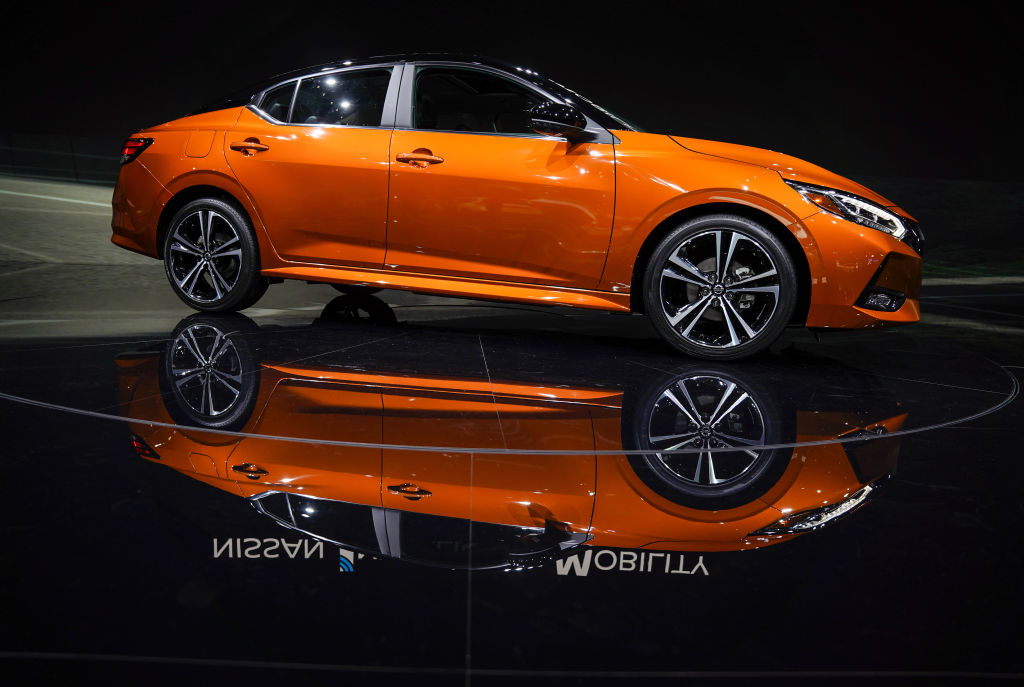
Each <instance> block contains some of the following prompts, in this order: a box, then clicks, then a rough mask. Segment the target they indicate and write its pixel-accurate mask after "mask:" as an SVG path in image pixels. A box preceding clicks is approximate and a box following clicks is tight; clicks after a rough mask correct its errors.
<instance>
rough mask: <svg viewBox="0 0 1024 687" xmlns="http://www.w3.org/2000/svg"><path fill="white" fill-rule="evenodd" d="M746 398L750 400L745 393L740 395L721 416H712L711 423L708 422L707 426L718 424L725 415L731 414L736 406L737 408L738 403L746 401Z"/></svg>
mask: <svg viewBox="0 0 1024 687" xmlns="http://www.w3.org/2000/svg"><path fill="white" fill-rule="evenodd" d="M748 398H750V396H748V395H747V392H746V391H744V392H743V393H742V394H740V396H739V398H737V399H736V401H735V402H734V403H733V404H732V405H731V406H729V409H728V410H726V411H725V412H723V413H722V414H721V415H715V416H712V418H711V422H709V423H708V424H711V425H713V424H715V423H717V422H720V421H721V419H722V418H723V417H725V416H726V415H728V414H729V413H731V412H732V411H733V410H734V409H735V408H736V406H738V405H739V404H740V403H743V401H745V400H747V399H748ZM719 407H721V406H719Z"/></svg>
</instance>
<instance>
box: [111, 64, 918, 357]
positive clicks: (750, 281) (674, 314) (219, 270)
mask: <svg viewBox="0 0 1024 687" xmlns="http://www.w3.org/2000/svg"><path fill="white" fill-rule="evenodd" d="M121 163H122V166H121V173H120V175H119V178H118V182H117V187H116V188H115V191H114V197H113V213H114V214H113V221H112V227H113V239H112V240H113V242H114V243H115V244H117V245H120V246H123V247H125V248H127V249H129V250H134V251H137V252H139V253H143V254H145V255H149V256H152V257H155V258H159V259H162V260H163V262H164V265H165V267H166V271H167V277H168V279H169V281H170V283H171V287H172V288H173V289H174V291H175V292H176V293H177V294H178V296H180V297H181V299H182V300H184V301H185V302H186V303H187V304H189V305H190V306H192V307H193V308H196V309H198V310H205V311H230V310H240V309H243V308H246V307H249V306H250V305H252V304H254V303H255V302H256V301H257V300H258V299H259V298H260V296H261V295H262V294H263V293H264V291H265V290H266V288H267V286H268V284H270V283H273V282H275V281H280V280H282V279H302V280H306V281H312V282H327V283H332V284H334V285H336V286H337V287H338V288H339V289H340V290H345V289H349V290H352V289H366V288H371V289H374V288H393V289H408V290H412V291H418V292H424V293H432V294H447V295H456V296H466V297H475V298H484V299H498V300H508V301H521V302H530V303H541V304H562V305H572V306H579V307H586V308H597V309H604V310H615V311H633V312H640V313H646V314H647V315H648V316H649V317H650V318H651V320H652V322H653V324H654V326H655V328H656V329H657V330H658V332H659V333H660V334H661V336H663V337H664V338H665V340H666V341H667V342H668V343H670V344H671V345H673V346H674V347H675V348H677V349H678V350H680V351H682V352H684V353H687V354H689V355H693V356H696V357H700V358H709V359H734V358H740V357H745V356H748V355H751V354H753V353H755V352H757V351H760V350H762V349H764V348H765V347H767V346H769V345H770V344H771V343H772V342H773V341H775V340H776V339H777V338H778V336H779V335H780V334H781V333H782V330H783V329H784V328H785V327H786V326H787V325H804V326H807V327H812V328H862V327H875V326H881V325H888V324H898V323H908V322H916V321H917V320H918V319H919V317H920V309H919V304H918V294H919V290H920V283H921V250H922V245H923V241H924V239H923V235H922V233H921V231H920V229H919V227H918V225H917V223H916V222H915V221H914V220H913V219H912V218H911V217H910V215H908V214H907V213H906V212H905V211H903V210H902V209H900V208H898V207H896V206H895V205H894V204H893V203H892V202H891V201H889V200H887V199H885V198H883V197H882V196H880V195H878V194H877V193H874V192H873V191H871V190H869V189H867V188H864V187H863V186H861V185H859V184H857V183H855V182H853V181H851V180H849V179H846V178H844V177H841V176H838V175H836V174H833V173H831V172H828V171H826V170H824V169H822V168H820V167H817V166H815V165H812V164H810V163H807V162H804V161H802V160H798V159H796V158H793V157H789V156H787V155H783V154H780V153H775V152H771V151H768V150H761V149H758V148H749V147H745V146H739V145H731V144H725V143H715V142H712V141H701V140H694V139H689V138H682V137H678V136H666V135H662V134H651V133H645V132H643V131H641V130H640V129H638V128H637V127H636V126H634V125H632V124H630V123H629V122H627V121H626V120H623V119H621V118H619V117H618V116H616V115H614V114H612V113H610V112H608V111H607V110H605V109H604V108H601V107H600V106H598V105H596V104H594V103H592V102H590V101H588V100H587V99H585V98H583V97H582V96H579V95H578V94H576V93H574V92H572V91H570V90H568V89H566V88H565V87H563V86H561V85H559V84H557V83H555V82H553V81H550V80H548V79H546V78H543V77H541V76H539V75H538V74H536V73H535V72H533V71H531V70H528V69H523V68H521V67H514V66H510V65H507V64H503V63H499V62H495V61H491V60H485V59H481V58H476V57H474V58H465V59H458V58H453V57H452V56H444V55H435V56H431V55H410V56H398V57H388V58H381V59H376V60H364V61H359V62H353V61H346V62H343V63H338V64H332V65H326V66H323V67H316V68H309V69H306V70H302V71H300V72H295V73H292V74H286V75H281V76H278V77H276V78H273V79H270V80H268V81H267V82H265V83H263V84H261V85H258V86H255V87H253V88H251V89H249V90H246V91H243V92H241V93H238V94H236V95H233V96H230V97H228V98H225V99H223V100H221V101H219V102H217V103H213V104H211V105H209V106H208V107H206V108H203V109H202V110H200V111H198V112H195V113H193V114H190V115H188V116H186V117H182V118H180V119H176V120H174V121H171V122H168V123H166V124H161V125H159V126H155V127H152V128H149V129H145V130H143V131H140V132H138V133H136V134H134V135H133V136H132V137H131V138H129V139H128V140H127V141H126V142H125V144H124V148H123V150H122V155H121Z"/></svg>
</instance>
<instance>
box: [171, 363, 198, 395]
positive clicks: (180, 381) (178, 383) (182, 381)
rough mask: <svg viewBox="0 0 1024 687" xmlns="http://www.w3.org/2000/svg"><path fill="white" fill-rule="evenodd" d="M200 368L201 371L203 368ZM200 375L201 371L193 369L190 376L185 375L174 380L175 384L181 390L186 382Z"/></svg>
mask: <svg viewBox="0 0 1024 687" xmlns="http://www.w3.org/2000/svg"><path fill="white" fill-rule="evenodd" d="M199 370H200V371H201V370H202V368H199ZM198 376H199V372H196V371H193V372H192V374H190V375H189V376H188V377H183V378H182V379H176V380H175V381H174V386H175V387H177V388H178V390H179V391H180V390H181V387H182V386H184V385H185V384H187V383H188V382H190V381H192V380H193V379H195V378H196V377H198Z"/></svg>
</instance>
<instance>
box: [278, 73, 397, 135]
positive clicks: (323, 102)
mask: <svg viewBox="0 0 1024 687" xmlns="http://www.w3.org/2000/svg"><path fill="white" fill-rule="evenodd" d="M390 80H391V70H390V69H370V70H361V71H356V72H341V73H336V74H325V75H323V76H314V77H310V78H307V79H303V80H302V81H300V82H299V92H298V94H297V95H296V96H295V107H294V108H293V110H292V118H291V121H292V123H293V124H344V125H347V126H380V120H381V116H382V115H383V114H384V98H385V96H386V95H387V92H388V82H389V81H390Z"/></svg>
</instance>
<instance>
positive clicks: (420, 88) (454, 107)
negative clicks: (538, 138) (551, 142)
mask: <svg viewBox="0 0 1024 687" xmlns="http://www.w3.org/2000/svg"><path fill="white" fill-rule="evenodd" d="M540 102H541V98H540V96H538V95H537V94H536V93H534V92H533V91H531V90H529V89H527V88H525V87H523V86H520V85H519V84H517V83H515V82H512V81H509V80H508V79H503V78H501V77H499V76H494V75H492V74H486V73H484V72H478V71H475V70H471V69H456V68H450V67H423V68H421V69H418V70H417V72H416V93H415V104H414V110H413V126H414V127H415V128H417V129H435V130H439V131H473V132H480V133H489V134H494V133H498V134H533V133H534V131H533V128H532V127H531V126H530V117H529V115H527V114H526V111H527V110H528V109H530V108H531V107H533V106H534V105H536V104H538V103H540Z"/></svg>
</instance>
